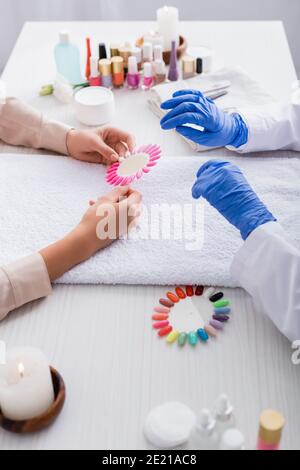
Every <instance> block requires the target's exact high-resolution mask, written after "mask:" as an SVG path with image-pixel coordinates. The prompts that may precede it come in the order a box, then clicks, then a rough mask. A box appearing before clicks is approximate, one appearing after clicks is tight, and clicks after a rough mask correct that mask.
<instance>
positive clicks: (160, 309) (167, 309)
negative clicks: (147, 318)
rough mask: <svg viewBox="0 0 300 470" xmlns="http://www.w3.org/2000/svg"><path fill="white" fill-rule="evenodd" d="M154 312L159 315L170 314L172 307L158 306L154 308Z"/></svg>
mask: <svg viewBox="0 0 300 470" xmlns="http://www.w3.org/2000/svg"><path fill="white" fill-rule="evenodd" d="M154 312H157V313H170V307H164V306H163V305H158V306H157V307H155V308H154Z"/></svg>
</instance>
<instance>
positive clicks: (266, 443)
mask: <svg viewBox="0 0 300 470" xmlns="http://www.w3.org/2000/svg"><path fill="white" fill-rule="evenodd" d="M284 424H285V421H284V417H283V416H282V415H281V414H280V413H278V411H274V410H265V411H263V412H262V413H261V415H260V419H259V434H258V440H257V450H279V446H280V441H281V435H282V431H283V428H284Z"/></svg>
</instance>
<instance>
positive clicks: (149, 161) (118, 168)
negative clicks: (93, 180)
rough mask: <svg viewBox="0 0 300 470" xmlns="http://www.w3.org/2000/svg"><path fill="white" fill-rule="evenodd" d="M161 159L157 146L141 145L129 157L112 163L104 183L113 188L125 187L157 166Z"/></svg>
mask: <svg viewBox="0 0 300 470" xmlns="http://www.w3.org/2000/svg"><path fill="white" fill-rule="evenodd" d="M160 157H161V149H160V147H159V146H158V145H143V146H141V147H138V148H137V149H136V150H135V151H134V152H133V153H132V154H131V155H129V156H128V157H126V158H123V159H122V160H121V161H119V162H116V163H114V164H113V165H112V166H111V167H109V169H108V170H107V174H106V182H107V183H108V184H111V185H113V186H126V185H128V184H131V183H132V182H133V181H135V180H138V179H139V178H141V177H142V176H143V175H145V174H146V173H149V171H151V169H152V168H153V167H154V166H155V165H156V164H157V162H158V160H159V159H160Z"/></svg>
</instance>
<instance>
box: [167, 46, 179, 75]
mask: <svg viewBox="0 0 300 470" xmlns="http://www.w3.org/2000/svg"><path fill="white" fill-rule="evenodd" d="M168 79H169V80H170V81H171V82H176V80H178V68H177V50H176V41H172V48H171V59H170V68H169V74H168Z"/></svg>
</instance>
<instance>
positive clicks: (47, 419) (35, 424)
mask: <svg viewBox="0 0 300 470" xmlns="http://www.w3.org/2000/svg"><path fill="white" fill-rule="evenodd" d="M50 371H51V377H52V383H53V389H54V402H53V403H52V404H51V405H50V406H49V408H48V410H46V411H45V412H44V413H43V414H41V415H40V416H37V417H36V418H31V419H26V420H24V421H15V420H12V419H9V418H5V416H4V415H3V414H2V412H1V409H0V426H1V427H2V428H3V429H5V430H6V431H10V432H16V433H19V434H25V433H30V432H36V431H40V430H42V429H44V428H46V427H47V426H49V425H50V424H52V423H53V422H54V421H55V419H56V418H57V416H58V415H59V413H60V412H61V410H62V407H63V406H64V402H65V398H66V387H65V383H64V380H63V378H62V376H61V375H60V374H59V373H58V372H57V370H55V369H54V368H53V367H51V366H50Z"/></svg>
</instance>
